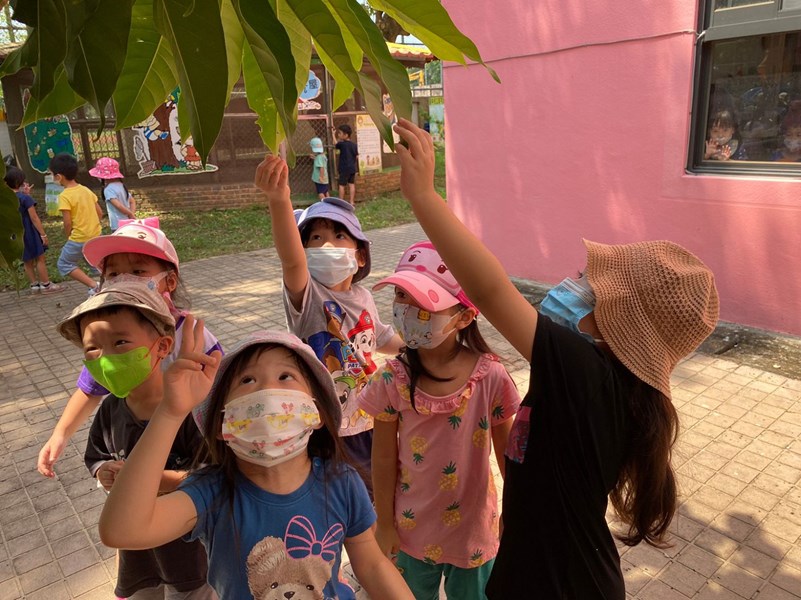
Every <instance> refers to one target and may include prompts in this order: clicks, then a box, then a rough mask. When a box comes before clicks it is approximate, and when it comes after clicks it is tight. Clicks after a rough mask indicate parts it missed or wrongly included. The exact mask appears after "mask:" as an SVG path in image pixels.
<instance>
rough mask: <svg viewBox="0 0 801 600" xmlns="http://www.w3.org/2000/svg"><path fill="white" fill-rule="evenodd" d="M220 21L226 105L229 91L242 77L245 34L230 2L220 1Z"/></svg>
mask: <svg viewBox="0 0 801 600" xmlns="http://www.w3.org/2000/svg"><path fill="white" fill-rule="evenodd" d="M220 19H221V21H222V25H223V31H224V32H225V56H226V59H227V60H228V91H227V92H226V94H225V104H226V105H228V100H229V99H230V98H231V90H232V89H233V88H234V86H235V85H236V82H237V81H239V77H240V75H242V46H243V45H244V43H245V32H244V31H243V30H242V25H241V24H240V23H239V16H238V15H237V14H236V10H235V9H234V5H233V3H232V1H231V0H221V1H220Z"/></svg>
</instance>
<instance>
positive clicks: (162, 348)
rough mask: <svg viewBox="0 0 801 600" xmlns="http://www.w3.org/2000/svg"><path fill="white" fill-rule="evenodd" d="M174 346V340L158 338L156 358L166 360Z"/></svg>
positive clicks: (164, 337)
mask: <svg viewBox="0 0 801 600" xmlns="http://www.w3.org/2000/svg"><path fill="white" fill-rule="evenodd" d="M174 344H175V340H174V339H173V338H171V337H169V336H166V335H164V336H162V337H161V338H159V343H158V357H159V358H167V357H168V356H169V355H170V352H172V347H173V345H174Z"/></svg>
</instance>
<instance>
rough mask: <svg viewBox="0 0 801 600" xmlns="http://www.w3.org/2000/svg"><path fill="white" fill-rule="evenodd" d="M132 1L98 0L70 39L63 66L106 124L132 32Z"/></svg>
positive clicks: (79, 91)
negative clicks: (80, 27) (93, 9)
mask: <svg viewBox="0 0 801 600" xmlns="http://www.w3.org/2000/svg"><path fill="white" fill-rule="evenodd" d="M132 3H133V0H99V2H98V5H97V9H96V10H95V11H94V12H93V13H92V14H91V15H89V17H88V18H87V19H86V22H85V23H84V24H83V28H82V29H81V31H80V33H79V34H78V35H77V36H76V37H75V38H73V39H72V40H70V43H69V48H68V50H67V58H66V60H65V61H64V66H65V67H66V69H67V78H68V79H69V82H70V85H71V86H72V89H74V90H75V91H76V92H77V93H78V94H80V95H81V96H83V97H84V98H86V100H87V102H89V104H91V105H92V106H93V107H94V108H95V110H96V111H97V113H98V114H99V115H100V128H99V130H98V133H99V132H100V131H102V130H103V128H104V127H105V121H106V116H105V111H106V105H107V104H108V101H109V100H110V99H111V95H112V93H113V92H114V88H115V87H116V85H117V79H118V78H119V76H120V73H121V72H122V66H123V63H124V62H125V54H126V52H127V50H128V34H129V33H130V31H131V7H132Z"/></svg>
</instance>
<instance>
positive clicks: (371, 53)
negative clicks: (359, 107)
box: [325, 0, 412, 147]
mask: <svg viewBox="0 0 801 600" xmlns="http://www.w3.org/2000/svg"><path fill="white" fill-rule="evenodd" d="M325 2H326V3H327V4H328V5H329V6H331V7H332V8H333V9H334V11H335V13H336V14H337V15H338V16H339V18H340V19H341V20H342V23H343V24H344V28H343V29H345V28H347V30H348V31H350V33H351V34H353V37H354V38H355V40H356V41H357V43H358V44H359V46H360V47H361V49H362V50H363V51H364V54H365V55H366V56H367V60H369V61H370V64H371V65H372V66H373V68H374V69H375V70H376V73H378V76H379V77H380V78H381V80H382V81H383V82H384V85H386V86H387V90H388V91H389V95H390V96H391V97H392V102H393V105H394V107H395V110H396V112H397V113H398V115H399V116H400V117H402V118H404V119H409V118H411V115H412V92H411V88H410V87H409V74H408V73H407V72H406V68H405V67H404V66H403V65H401V64H400V63H399V62H398V61H397V60H395V59H394V58H392V55H391V54H390V53H389V49H388V48H387V43H386V40H384V38H383V36H382V35H381V33H380V32H379V30H378V29H377V28H376V27H375V24H374V23H373V22H372V21H371V20H370V17H369V16H368V15H367V11H366V10H364V7H362V5H361V4H359V3H358V2H356V0H325ZM390 147H392V146H390Z"/></svg>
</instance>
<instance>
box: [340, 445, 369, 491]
mask: <svg viewBox="0 0 801 600" xmlns="http://www.w3.org/2000/svg"><path fill="white" fill-rule="evenodd" d="M340 439H341V440H342V443H343V445H344V446H345V451H346V452H347V453H348V458H350V462H351V464H353V466H355V467H356V468H357V470H358V471H359V475H361V476H362V480H363V481H364V485H366V486H367V492H368V493H369V494H370V500H372V499H373V477H372V469H371V465H372V454H373V430H372V429H370V430H368V431H363V432H362V433H357V434H356V435H346V436H343V437H341V438H340Z"/></svg>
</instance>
